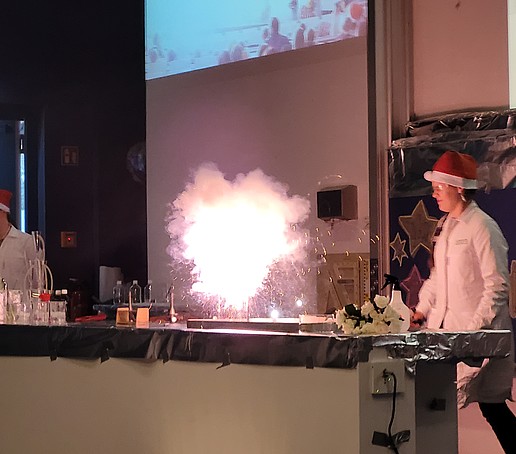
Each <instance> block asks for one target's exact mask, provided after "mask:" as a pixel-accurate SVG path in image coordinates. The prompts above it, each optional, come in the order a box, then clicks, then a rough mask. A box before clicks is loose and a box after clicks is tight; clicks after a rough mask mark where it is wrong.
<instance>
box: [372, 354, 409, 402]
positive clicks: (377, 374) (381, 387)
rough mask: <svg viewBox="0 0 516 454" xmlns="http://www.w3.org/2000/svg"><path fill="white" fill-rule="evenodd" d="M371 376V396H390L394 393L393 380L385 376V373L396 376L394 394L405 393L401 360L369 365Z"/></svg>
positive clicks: (403, 370) (389, 376)
mask: <svg viewBox="0 0 516 454" xmlns="http://www.w3.org/2000/svg"><path fill="white" fill-rule="evenodd" d="M369 367H370V368H371V370H370V375H371V394H374V395H381V394H392V393H393V392H394V378H393V377H392V375H387V376H385V372H391V373H393V374H394V375H396V393H402V392H404V391H405V364H404V361H403V360H401V359H398V360H392V361H382V362H372V363H369Z"/></svg>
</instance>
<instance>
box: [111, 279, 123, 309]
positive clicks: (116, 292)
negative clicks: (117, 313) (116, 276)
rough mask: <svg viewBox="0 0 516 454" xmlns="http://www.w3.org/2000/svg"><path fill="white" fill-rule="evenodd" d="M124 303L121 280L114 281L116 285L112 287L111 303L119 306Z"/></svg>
mask: <svg viewBox="0 0 516 454" xmlns="http://www.w3.org/2000/svg"><path fill="white" fill-rule="evenodd" d="M124 303H125V298H124V286H123V285H122V281H116V285H115V286H114V287H113V304H114V305H115V306H121V305H122V304H124Z"/></svg>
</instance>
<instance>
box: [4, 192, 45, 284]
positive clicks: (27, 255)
mask: <svg viewBox="0 0 516 454" xmlns="http://www.w3.org/2000/svg"><path fill="white" fill-rule="evenodd" d="M11 197H12V193H11V192H10V191H7V190H6V189H0V279H1V278H3V279H5V281H6V282H7V285H8V287H9V289H11V290H14V289H16V290H23V289H24V282H25V275H26V274H27V270H28V269H29V266H30V264H29V260H34V259H35V258H36V249H35V247H34V242H33V240H32V236H31V235H28V234H27V233H24V232H20V231H19V230H18V229H17V228H16V227H14V226H13V225H12V224H11V221H10V220H9V213H10V211H11V210H10V202H11Z"/></svg>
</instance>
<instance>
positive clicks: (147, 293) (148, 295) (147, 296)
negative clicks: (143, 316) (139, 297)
mask: <svg viewBox="0 0 516 454" xmlns="http://www.w3.org/2000/svg"><path fill="white" fill-rule="evenodd" d="M143 303H144V304H145V305H146V306H150V305H151V303H152V281H151V280H150V279H149V280H148V281H147V285H146V286H145V287H143Z"/></svg>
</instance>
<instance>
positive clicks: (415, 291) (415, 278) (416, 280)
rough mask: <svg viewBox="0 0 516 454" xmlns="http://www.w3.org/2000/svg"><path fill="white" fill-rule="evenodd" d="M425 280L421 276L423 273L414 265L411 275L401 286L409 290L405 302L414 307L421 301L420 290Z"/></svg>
mask: <svg viewBox="0 0 516 454" xmlns="http://www.w3.org/2000/svg"><path fill="white" fill-rule="evenodd" d="M423 282H425V280H424V279H423V278H422V277H421V273H420V272H419V270H418V269H417V266H416V265H414V266H413V267H412V269H411V270H410V273H409V275H408V276H407V277H406V278H405V279H403V280H402V281H401V283H400V284H401V287H402V288H403V289H404V290H405V291H406V292H407V294H406V298H405V304H406V305H407V306H408V307H410V308H411V309H413V308H414V307H416V305H417V303H418V302H419V296H418V295H419V290H421V286H422V285H423Z"/></svg>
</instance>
